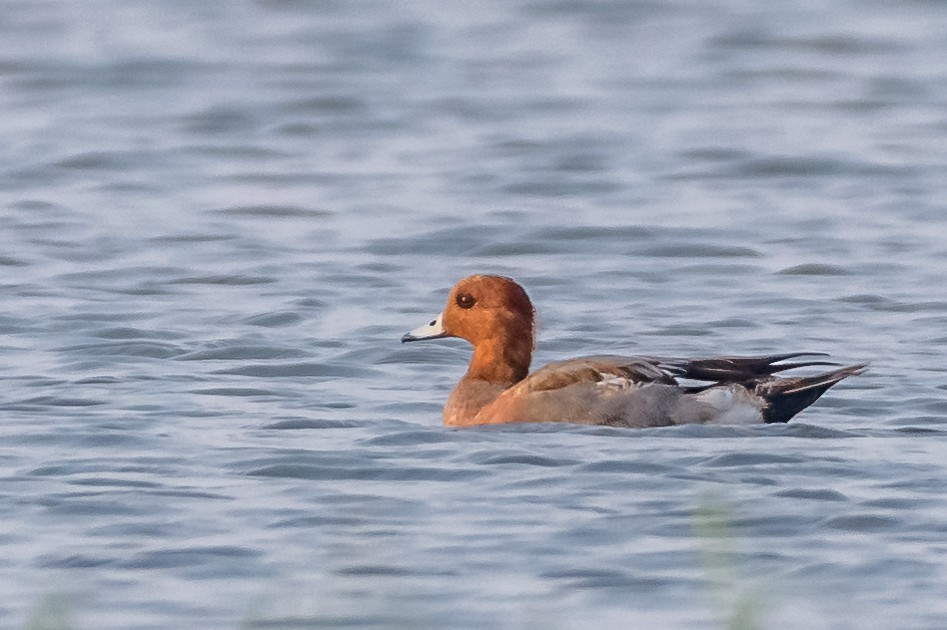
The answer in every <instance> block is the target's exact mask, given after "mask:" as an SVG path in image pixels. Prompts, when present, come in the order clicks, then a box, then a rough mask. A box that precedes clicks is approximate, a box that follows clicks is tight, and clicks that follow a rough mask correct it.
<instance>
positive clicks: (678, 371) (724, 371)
mask: <svg viewBox="0 0 947 630" xmlns="http://www.w3.org/2000/svg"><path fill="white" fill-rule="evenodd" d="M824 356H828V355H826V354H825V353H824V352H792V353H789V354H770V355H766V356H761V357H734V356H724V357H713V358H710V359H659V358H652V359H651V360H652V361H653V362H654V364H655V366H656V367H658V368H659V369H662V370H664V371H666V372H668V373H669V374H672V375H674V376H676V377H678V378H686V379H691V380H695V381H711V382H714V383H740V384H746V383H754V382H757V381H761V380H766V378H767V377H770V376H772V375H774V374H777V373H779V372H784V371H786V370H792V369H795V368H801V367H809V366H813V365H833V366H838V365H839V364H838V363H834V362H832V361H824V360H821V359H819V360H806V361H794V362H790V363H783V362H784V361H787V360H789V359H798V358H800V357H824Z"/></svg>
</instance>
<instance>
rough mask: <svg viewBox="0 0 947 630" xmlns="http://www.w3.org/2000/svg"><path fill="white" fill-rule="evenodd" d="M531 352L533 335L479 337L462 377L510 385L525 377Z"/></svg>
mask: <svg viewBox="0 0 947 630" xmlns="http://www.w3.org/2000/svg"><path fill="white" fill-rule="evenodd" d="M532 355H533V338H532V335H528V336H525V337H524V336H513V335H505V336H497V337H493V338H490V339H486V340H482V341H480V342H479V343H477V345H476V346H474V353H473V358H471V360H470V367H468V368H467V374H466V375H465V377H464V378H466V379H474V380H478V381H486V382H487V383H491V384H493V385H501V386H503V387H509V386H511V385H513V384H515V383H518V382H520V381H521V380H523V379H524V378H526V375H527V374H528V373H529V363H530V361H531V360H532Z"/></svg>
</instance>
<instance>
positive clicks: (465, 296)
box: [457, 293, 477, 308]
mask: <svg viewBox="0 0 947 630" xmlns="http://www.w3.org/2000/svg"><path fill="white" fill-rule="evenodd" d="M476 303H477V298H475V297H474V296H472V295H470V294H469V293H460V294H458V295H457V306H459V307H460V308H470V307H471V306H473V305H474V304H476Z"/></svg>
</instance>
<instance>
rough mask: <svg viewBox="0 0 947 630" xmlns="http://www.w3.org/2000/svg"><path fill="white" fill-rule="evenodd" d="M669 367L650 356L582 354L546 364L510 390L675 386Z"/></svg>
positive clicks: (532, 390) (533, 390) (536, 390)
mask: <svg viewBox="0 0 947 630" xmlns="http://www.w3.org/2000/svg"><path fill="white" fill-rule="evenodd" d="M671 369H672V368H670V367H663V366H662V365H661V364H660V363H659V362H658V361H657V360H656V359H653V358H648V357H622V356H614V355H603V356H592V357H582V358H578V359H568V360H566V361H556V362H555V363H550V364H549V365H546V366H544V367H542V368H540V369H538V370H536V371H535V372H533V373H532V374H530V375H529V376H527V377H526V378H525V379H523V380H522V381H520V382H519V383H517V384H516V385H514V386H513V387H512V388H511V389H516V390H519V391H520V392H522V393H527V392H539V391H549V390H554V389H561V388H563V387H568V386H569V385H577V384H580V383H589V384H600V385H602V386H614V387H631V386H633V385H638V384H644V383H663V384H665V385H676V384H677V381H676V380H675V379H674V374H673V372H672V371H671Z"/></svg>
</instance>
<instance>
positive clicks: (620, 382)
mask: <svg viewBox="0 0 947 630" xmlns="http://www.w3.org/2000/svg"><path fill="white" fill-rule="evenodd" d="M599 375H600V376H601V377H602V380H600V381H597V382H596V383H595V386H596V387H601V388H602V389H605V390H608V391H621V390H625V389H631V388H632V387H635V386H636V385H637V383H635V382H634V381H632V380H631V379H628V378H625V377H624V376H619V375H617V374H602V373H601V372H599Z"/></svg>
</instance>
